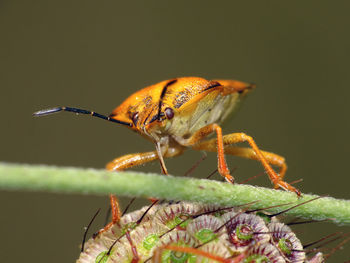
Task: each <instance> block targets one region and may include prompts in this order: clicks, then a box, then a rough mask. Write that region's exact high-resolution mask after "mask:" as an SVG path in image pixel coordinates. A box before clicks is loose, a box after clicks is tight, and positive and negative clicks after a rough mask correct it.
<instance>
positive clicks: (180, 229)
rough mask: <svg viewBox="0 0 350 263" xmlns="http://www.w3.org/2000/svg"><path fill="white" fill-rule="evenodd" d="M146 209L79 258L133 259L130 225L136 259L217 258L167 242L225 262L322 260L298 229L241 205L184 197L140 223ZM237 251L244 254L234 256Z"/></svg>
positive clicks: (102, 262) (177, 262) (89, 262)
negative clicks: (227, 205)
mask: <svg viewBox="0 0 350 263" xmlns="http://www.w3.org/2000/svg"><path fill="white" fill-rule="evenodd" d="M146 209H147V207H145V208H142V209H141V210H138V211H135V212H132V213H129V214H127V215H125V216H123V217H122V218H121V220H120V221H119V222H118V223H117V224H115V225H114V226H113V227H112V228H110V229H109V230H108V231H105V232H103V233H101V234H100V235H98V236H97V237H96V238H95V239H93V238H91V239H90V240H89V241H88V242H87V243H86V244H85V249H84V252H82V253H81V254H80V257H79V259H78V260H77V262H78V263H98V262H99V263H107V262H135V261H132V260H133V258H134V255H135V252H133V251H132V247H131V243H130V241H129V240H128V238H127V237H126V235H125V233H126V232H127V231H128V233H129V234H130V238H131V241H132V244H133V246H134V247H135V248H136V251H137V255H138V257H139V260H138V262H167V263H170V262H174V263H183V262H189V263H191V262H203V263H204V262H217V261H214V260H213V259H209V258H208V257H205V256H203V255H199V254H195V253H185V252H179V251H173V250H167V249H161V248H162V247H164V246H165V245H172V246H177V247H190V248H195V249H196V250H200V251H205V252H206V253H207V254H210V255H215V256H219V257H220V258H222V261H221V262H273V263H282V262H294V263H299V262H300V263H301V262H312V263H320V262H324V261H323V257H322V254H321V253H318V254H317V255H316V256H314V257H313V258H310V259H307V258H306V256H305V252H304V251H303V247H302V244H301V242H300V241H299V239H298V238H297V237H296V235H295V234H294V233H293V232H292V230H291V229H290V228H289V227H288V226H286V225H284V224H283V223H280V222H278V220H277V219H276V218H275V217H273V218H272V219H270V220H266V218H267V217H261V216H259V215H257V214H256V213H245V212H244V211H242V210H239V209H232V208H231V209H226V210H222V209H221V208H219V207H216V206H212V205H211V206H209V205H203V204H198V203H189V202H180V203H175V204H169V203H164V204H160V205H155V206H153V207H152V208H151V209H150V210H149V211H148V212H147V214H146V216H145V217H144V218H143V220H142V221H141V223H140V224H139V225H136V224H135V222H136V221H137V220H138V219H139V218H140V217H141V216H142V215H143V214H144V212H145V211H146ZM259 214H261V213H259ZM108 251H110V253H109V254H108ZM156 252H160V253H161V256H160V259H159V258H158V259H155V257H154V256H153V255H154V254H155V253H156ZM239 255H241V256H242V255H243V257H242V258H241V259H240V260H239V261H234V259H235V258H237V257H238V256H239ZM224 260H226V261H224ZM229 260H231V261H229Z"/></svg>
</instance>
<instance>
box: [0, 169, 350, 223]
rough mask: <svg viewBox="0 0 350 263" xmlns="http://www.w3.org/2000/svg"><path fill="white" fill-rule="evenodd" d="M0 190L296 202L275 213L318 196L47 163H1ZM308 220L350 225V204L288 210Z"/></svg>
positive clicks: (317, 203)
mask: <svg viewBox="0 0 350 263" xmlns="http://www.w3.org/2000/svg"><path fill="white" fill-rule="evenodd" d="M0 189H3V190H28V191H45V192H56V193H81V194H98V195H106V194H109V193H113V194H116V195H118V196H130V197H154V198H158V199H166V200H188V201H199V202H202V203H210V204H217V205H221V206H235V205H242V204H245V203H250V202H253V201H257V202H255V203H254V204H252V205H251V207H250V209H259V208H266V207H270V206H274V205H280V204H285V203H290V202H292V203H293V204H291V205H289V206H283V207H275V208H271V209H269V210H268V211H269V212H272V213H277V212H279V211H281V210H284V209H286V208H287V207H291V206H292V205H295V204H298V203H302V202H305V201H307V200H310V199H312V198H315V197H317V196H316V195H307V194H304V195H303V197H302V198H298V197H297V196H296V195H295V194H294V193H289V192H285V191H279V190H273V189H267V188H262V187H255V186H250V185H238V184H236V185H231V184H229V183H221V182H217V181H210V180H204V179H202V180H199V179H192V178H181V177H173V176H164V175H158V174H145V173H140V172H133V171H128V172H118V173H116V172H108V171H105V170H95V169H81V168H66V167H54V166H44V165H22V164H21V165H19V164H6V163H0ZM287 214H289V215H293V216H298V217H303V218H307V219H315V220H322V219H327V218H328V219H330V218H331V219H333V221H334V222H337V223H339V224H350V201H347V200H339V199H335V198H332V197H322V198H320V199H317V200H314V201H312V202H309V203H307V204H304V205H301V206H298V207H296V208H293V209H291V210H290V211H288V212H287Z"/></svg>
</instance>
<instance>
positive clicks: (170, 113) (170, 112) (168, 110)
mask: <svg viewBox="0 0 350 263" xmlns="http://www.w3.org/2000/svg"><path fill="white" fill-rule="evenodd" d="M164 113H165V116H166V117H167V118H168V119H169V120H171V119H172V118H174V110H173V109H172V108H166V109H165V111H164Z"/></svg>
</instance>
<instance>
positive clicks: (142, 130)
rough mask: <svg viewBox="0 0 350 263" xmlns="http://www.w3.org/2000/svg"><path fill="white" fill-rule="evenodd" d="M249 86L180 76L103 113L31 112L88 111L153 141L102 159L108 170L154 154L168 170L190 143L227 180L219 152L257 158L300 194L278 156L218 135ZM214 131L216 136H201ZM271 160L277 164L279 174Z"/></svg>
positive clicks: (278, 184) (278, 182)
mask: <svg viewBox="0 0 350 263" xmlns="http://www.w3.org/2000/svg"><path fill="white" fill-rule="evenodd" d="M254 87H255V85H253V84H248V83H244V82H240V81H236V80H212V81H209V80H206V79H203V78H198V77H182V78H175V79H171V80H166V81H162V82H160V83H157V84H155V85H152V86H149V87H146V88H144V89H141V90H139V91H137V92H135V93H134V94H132V95H131V96H130V97H129V98H127V99H126V100H125V101H124V102H123V103H122V104H121V105H120V106H119V107H117V108H116V109H114V111H113V112H112V113H111V114H110V115H109V116H105V115H101V114H99V113H96V112H94V111H89V110H83V109H77V108H71V107H57V108H52V109H47V110H42V111H38V112H35V113H34V116H42V115H48V114H51V113H55V112H59V111H69V112H74V113H81V114H89V115H91V116H94V117H98V118H102V119H105V120H108V121H112V122H116V123H118V124H121V125H124V126H127V127H129V128H130V129H132V130H134V131H136V132H138V133H139V134H141V135H142V136H143V137H145V138H147V139H149V140H150V141H152V142H153V143H154V145H155V148H156V150H154V151H150V152H144V153H133V154H127V155H124V156H122V157H119V158H116V159H114V160H113V161H111V162H110V163H108V164H107V169H108V170H111V171H117V170H118V171H119V170H123V169H127V168H130V167H132V166H136V165H141V164H144V163H147V162H150V161H154V160H157V159H159V161H160V164H161V168H162V171H163V173H164V174H168V171H167V169H166V166H165V162H164V158H168V157H174V156H177V155H180V154H182V153H183V152H184V150H185V149H186V148H188V147H191V148H193V149H195V150H204V151H211V152H217V156H218V171H219V173H220V174H221V175H222V176H223V177H225V179H226V180H227V181H228V182H231V183H234V178H233V177H232V175H231V174H230V171H229V169H228V167H227V164H226V161H225V156H224V153H226V154H230V155H236V156H241V157H244V158H249V159H255V160H258V161H260V162H261V164H262V165H263V167H264V169H265V171H266V173H267V174H268V176H269V178H270V180H271V182H272V183H273V185H274V187H275V188H283V189H285V190H289V191H292V192H295V193H297V194H298V195H300V192H299V191H298V190H297V189H296V188H294V187H293V186H291V185H290V184H288V183H286V182H285V181H283V177H284V175H285V172H286V170H287V165H286V163H285V160H284V158H283V157H281V156H279V155H276V154H274V153H269V152H265V151H261V150H260V149H259V148H258V146H257V145H256V143H255V141H254V140H253V138H252V137H250V136H248V135H246V134H244V133H231V134H228V135H224V136H223V135H222V130H221V127H220V125H221V123H222V122H223V121H224V120H225V119H226V118H227V117H228V116H229V115H230V114H231V113H233V112H234V111H235V110H236V109H237V108H238V106H239V104H240V102H241V100H242V99H243V97H245V95H246V94H247V93H248V92H249V91H251V90H252V89H253V88H254ZM214 132H215V133H216V138H214V139H210V140H205V138H206V137H207V136H208V135H210V134H212V133H214ZM240 142H248V144H249V145H250V147H251V148H241V147H236V146H233V144H236V143H240ZM271 165H275V166H278V167H279V168H280V171H279V174H277V173H276V172H275V171H274V170H273V169H272V168H271ZM111 200H112V198H111ZM113 221H115V220H114V219H113Z"/></svg>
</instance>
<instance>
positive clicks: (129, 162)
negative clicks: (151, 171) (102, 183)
mask: <svg viewBox="0 0 350 263" xmlns="http://www.w3.org/2000/svg"><path fill="white" fill-rule="evenodd" d="M182 152H183V149H182V148H171V150H169V151H167V152H166V153H165V155H164V157H173V156H176V155H180V154H182ZM157 159H158V154H157V151H151V152H144V153H132V154H127V155H123V156H121V157H119V158H116V159H114V160H113V161H111V162H109V163H108V164H107V165H106V169H107V170H108V171H121V170H125V169H128V168H130V167H133V166H137V165H142V164H144V163H147V162H151V161H154V160H157ZM109 198H110V202H111V210H112V222H110V223H109V224H107V225H106V226H105V227H104V228H103V229H102V230H100V232H99V233H102V232H105V231H107V230H108V229H110V228H111V227H112V226H113V225H114V224H115V223H117V222H118V221H119V219H120V214H121V213H120V210H119V204H118V201H117V198H116V197H115V196H114V195H112V194H111V195H109Z"/></svg>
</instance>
